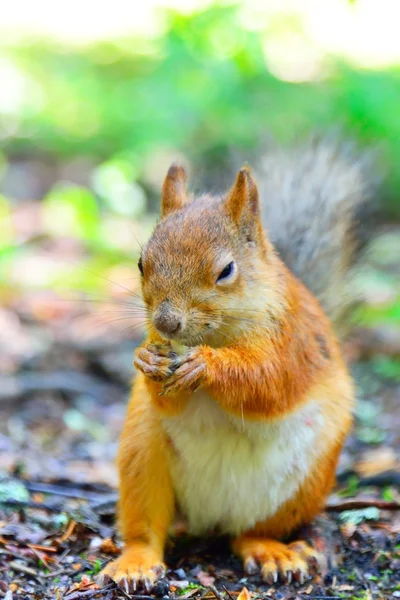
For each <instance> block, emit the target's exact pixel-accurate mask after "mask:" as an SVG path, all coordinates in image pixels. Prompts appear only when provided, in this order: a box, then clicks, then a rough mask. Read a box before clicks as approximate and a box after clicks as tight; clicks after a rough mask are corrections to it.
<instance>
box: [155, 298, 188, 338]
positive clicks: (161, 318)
mask: <svg viewBox="0 0 400 600" xmlns="http://www.w3.org/2000/svg"><path fill="white" fill-rule="evenodd" d="M153 324H154V327H155V328H156V329H157V330H158V331H159V332H160V333H161V334H162V335H167V336H168V337H171V336H174V335H176V334H177V333H179V332H180V331H181V330H182V329H183V327H184V317H183V315H182V314H180V313H179V312H177V311H176V310H174V309H173V308H172V306H171V305H170V303H169V302H167V301H164V302H162V303H161V304H160V306H159V307H158V308H157V310H156V311H155V313H154V315H153Z"/></svg>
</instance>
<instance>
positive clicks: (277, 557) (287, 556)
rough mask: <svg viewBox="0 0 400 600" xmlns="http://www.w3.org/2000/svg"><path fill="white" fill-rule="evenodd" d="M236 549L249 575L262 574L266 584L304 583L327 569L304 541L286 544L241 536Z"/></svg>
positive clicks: (322, 560) (236, 543) (235, 546)
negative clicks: (279, 582)
mask: <svg viewBox="0 0 400 600" xmlns="http://www.w3.org/2000/svg"><path fill="white" fill-rule="evenodd" d="M233 549H234V552H235V553H236V554H238V555H239V556H240V557H241V558H242V559H243V564H244V569H245V571H246V572H247V573H248V574H250V575H253V574H255V573H257V572H260V573H261V576H262V578H263V579H264V581H266V582H267V583H269V584H271V585H273V584H274V583H277V581H278V578H279V579H280V580H281V581H282V583H289V584H290V583H291V582H292V581H297V582H299V583H304V581H306V580H307V579H309V578H311V577H312V576H313V575H314V574H315V573H317V572H319V571H320V570H321V569H323V566H324V559H323V557H322V556H321V555H320V554H319V553H318V552H317V551H316V550H314V549H313V548H311V547H310V546H309V545H308V544H307V543H306V542H303V541H297V542H293V543H292V544H284V543H282V542H278V541H275V540H269V539H264V538H261V537H260V538H258V537H248V536H241V537H239V538H238V539H236V540H235V542H234V544H233Z"/></svg>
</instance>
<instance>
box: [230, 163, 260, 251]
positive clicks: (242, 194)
mask: <svg viewBox="0 0 400 600" xmlns="http://www.w3.org/2000/svg"><path fill="white" fill-rule="evenodd" d="M225 208H226V210H227V212H228V214H229V216H230V217H231V219H232V220H233V222H234V223H235V224H236V225H238V227H240V228H241V229H242V230H244V231H245V233H246V236H247V239H248V241H256V238H257V237H258V230H259V224H260V202H259V198H258V189H257V185H256V182H255V181H254V179H253V177H252V176H251V173H250V169H249V168H248V167H242V168H241V169H240V171H239V173H238V174H237V176H236V181H235V184H234V186H233V188H232V189H231V191H230V192H229V193H228V196H227V198H226V201H225Z"/></svg>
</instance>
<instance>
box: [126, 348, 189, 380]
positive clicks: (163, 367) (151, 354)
mask: <svg viewBox="0 0 400 600" xmlns="http://www.w3.org/2000/svg"><path fill="white" fill-rule="evenodd" d="M177 357H178V355H177V354H176V353H175V352H172V350H171V346H169V345H166V344H165V345H160V344H148V345H147V346H141V347H140V348H138V349H137V351H136V354H135V360H134V365H135V367H136V368H137V369H139V370H140V371H142V373H143V374H144V375H146V377H148V378H149V379H151V380H152V381H157V382H163V381H166V380H167V378H168V377H169V376H170V375H171V374H172V373H173V372H174V370H175V368H176V366H177V364H176V360H177Z"/></svg>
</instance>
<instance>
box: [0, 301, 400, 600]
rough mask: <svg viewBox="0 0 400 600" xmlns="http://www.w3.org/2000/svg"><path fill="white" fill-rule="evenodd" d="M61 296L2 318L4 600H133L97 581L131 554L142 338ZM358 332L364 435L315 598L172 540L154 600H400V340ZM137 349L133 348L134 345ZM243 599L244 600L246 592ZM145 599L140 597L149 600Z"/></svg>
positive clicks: (307, 587) (325, 527) (326, 526)
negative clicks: (126, 497)
mask: <svg viewBox="0 0 400 600" xmlns="http://www.w3.org/2000/svg"><path fill="white" fill-rule="evenodd" d="M101 311H104V306H103V304H102V303H97V304H95V305H93V304H91V305H90V306H89V307H87V306H86V305H85V304H84V303H82V302H76V301H75V300H65V301H61V300H60V299H59V298H56V297H55V296H54V295H53V294H51V293H43V292H37V293H31V294H29V295H27V297H23V296H19V297H17V298H10V300H9V302H7V303H6V304H5V306H4V307H3V308H2V309H0V373H1V375H0V597H4V598H6V599H7V600H12V599H13V598H14V599H16V598H21V599H24V600H28V599H29V600H31V599H37V600H39V599H42V598H43V599H45V598H46V599H47V598H49V599H50V598H51V599H57V600H58V599H61V598H65V599H66V600H78V599H85V600H87V599H89V598H93V599H95V598H96V599H97V598H104V599H107V600H113V599H117V598H118V599H119V598H121V599H122V598H128V597H131V598H135V597H137V596H138V594H139V593H138V594H137V595H136V596H130V595H129V594H127V593H126V592H125V591H124V590H122V589H119V588H118V587H117V586H115V585H114V584H110V585H108V586H106V587H105V588H103V589H101V588H99V587H98V586H97V585H96V583H95V576H96V574H97V573H98V572H99V571H100V570H101V568H102V566H103V565H104V564H105V563H106V562H107V561H108V560H110V559H111V558H113V556H115V555H117V554H118V553H119V552H120V541H119V539H118V536H117V535H116V531H115V526H114V516H115V502H116V473H115V469H114V457H115V453H116V448H117V440H118V435H119V432H120V430H121V427H122V423H123V419H124V412H125V406H126V400H127V394H128V389H129V382H130V380H131V377H132V374H133V370H132V352H133V350H134V347H135V345H137V344H138V343H139V341H140V338H139V336H138V335H133V336H132V335H131V334H130V335H129V339H127V337H126V336H121V330H118V329H117V328H115V327H114V326H113V325H112V324H110V323H106V324H104V323H101V324H99V322H101V319H100V321H99V319H98V316H99V315H101ZM392 334H393V332H391V333H390V332H389V333H388V332H387V331H384V330H371V329H368V330H366V329H357V330H356V331H355V332H354V333H353V335H352V337H351V339H350V340H349V341H348V342H347V344H346V348H345V350H346V354H347V356H348V358H349V359H350V360H351V361H352V365H353V373H354V376H355V378H356V381H357V385H358V389H359V402H358V408H357V415H356V424H355V427H354V431H353V434H352V436H351V438H350V439H349V440H348V442H347V445H346V448H345V450H344V452H343V454H342V457H341V460H340V465H339V469H338V486H337V489H336V490H335V493H334V495H332V497H331V498H330V499H329V503H328V505H327V510H326V513H325V514H324V515H322V516H321V518H320V519H319V521H318V522H317V523H316V524H315V525H314V527H313V528H312V530H309V531H306V532H305V535H306V536H308V537H310V538H312V540H313V543H315V544H317V545H319V547H321V546H324V547H325V550H326V552H327V554H328V555H329V564H328V569H327V571H326V573H324V574H323V576H318V577H317V578H315V579H314V580H311V581H307V582H306V583H304V584H303V585H300V584H299V583H293V584H291V585H280V584H277V585H274V586H270V585H267V584H265V583H262V581H261V580H260V579H259V577H257V576H251V577H249V576H245V575H244V573H243V571H242V568H241V565H240V563H239V561H238V560H237V559H236V558H234V557H233V556H232V555H231V554H230V552H229V547H228V544H227V540H224V539H211V540H204V539H201V540H198V539H188V538H186V537H185V536H184V535H182V536H181V537H179V538H174V539H171V540H170V542H169V545H168V550H167V563H168V567H169V569H168V572H167V577H166V579H165V580H163V581H161V582H160V583H159V584H158V586H157V587H156V589H155V590H153V592H152V594H151V595H150V596H149V594H146V593H145V592H141V594H142V597H143V598H144V599H146V598H150V597H152V598H153V597H163V598H167V597H169V598H171V600H172V599H174V598H178V597H179V598H181V599H185V598H200V597H201V598H207V599H211V598H216V599H217V600H221V598H223V599H224V600H229V599H230V600H232V599H235V600H236V599H237V598H238V597H239V596H240V600H248V598H249V597H251V598H259V597H267V598H275V599H277V600H286V599H289V598H315V599H321V600H322V599H324V598H333V599H335V598H337V599H339V598H351V599H358V600H362V599H379V598H400V510H399V509H400V492H399V490H400V461H399V448H400V383H399V382H397V381H396V380H395V379H393V378H390V377H386V376H385V374H383V375H379V374H377V373H376V370H374V369H373V368H372V367H371V365H372V361H373V360H376V357H377V356H380V355H382V354H385V355H387V354H390V355H392V356H399V355H400V336H398V335H397V337H396V336H394V335H392ZM124 338H125V339H124ZM244 588H245V589H244ZM139 595H140V594H139Z"/></svg>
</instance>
